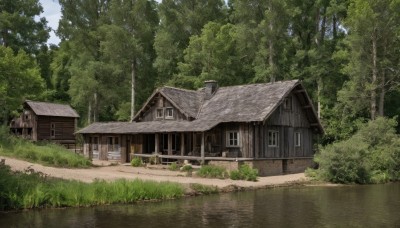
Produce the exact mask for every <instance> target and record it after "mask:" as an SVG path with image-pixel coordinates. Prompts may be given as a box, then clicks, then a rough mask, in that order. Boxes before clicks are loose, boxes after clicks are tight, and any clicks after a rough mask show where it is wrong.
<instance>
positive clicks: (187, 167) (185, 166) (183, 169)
mask: <svg viewBox="0 0 400 228" xmlns="http://www.w3.org/2000/svg"><path fill="white" fill-rule="evenodd" d="M181 171H182V172H191V171H193V167H192V166H191V165H184V166H183V167H182V169H181Z"/></svg>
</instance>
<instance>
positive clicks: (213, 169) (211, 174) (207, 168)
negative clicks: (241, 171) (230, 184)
mask: <svg viewBox="0 0 400 228" xmlns="http://www.w3.org/2000/svg"><path fill="white" fill-rule="evenodd" d="M197 175H198V176H200V177H205V178H220V179H225V178H226V177H228V172H227V171H226V169H225V168H223V167H219V166H213V165H204V166H202V167H201V168H200V169H199V171H198V172H197Z"/></svg>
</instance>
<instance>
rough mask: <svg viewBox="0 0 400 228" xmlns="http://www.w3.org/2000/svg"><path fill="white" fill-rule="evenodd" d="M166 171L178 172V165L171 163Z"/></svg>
mask: <svg viewBox="0 0 400 228" xmlns="http://www.w3.org/2000/svg"><path fill="white" fill-rule="evenodd" d="M168 169H169V170H171V171H177V170H179V166H178V164H176V162H172V163H171V164H170V165H169V166H168Z"/></svg>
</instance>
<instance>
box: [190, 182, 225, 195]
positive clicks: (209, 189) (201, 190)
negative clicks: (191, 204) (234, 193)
mask: <svg viewBox="0 0 400 228" xmlns="http://www.w3.org/2000/svg"><path fill="white" fill-rule="evenodd" d="M190 188H191V189H193V190H194V191H195V192H196V194H202V195H210V194H214V193H218V187H216V186H207V185H202V184H191V185H190Z"/></svg>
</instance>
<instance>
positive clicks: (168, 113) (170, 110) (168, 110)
mask: <svg viewBox="0 0 400 228" xmlns="http://www.w3.org/2000/svg"><path fill="white" fill-rule="evenodd" d="M173 118H174V109H173V108H166V109H165V119H173Z"/></svg>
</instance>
